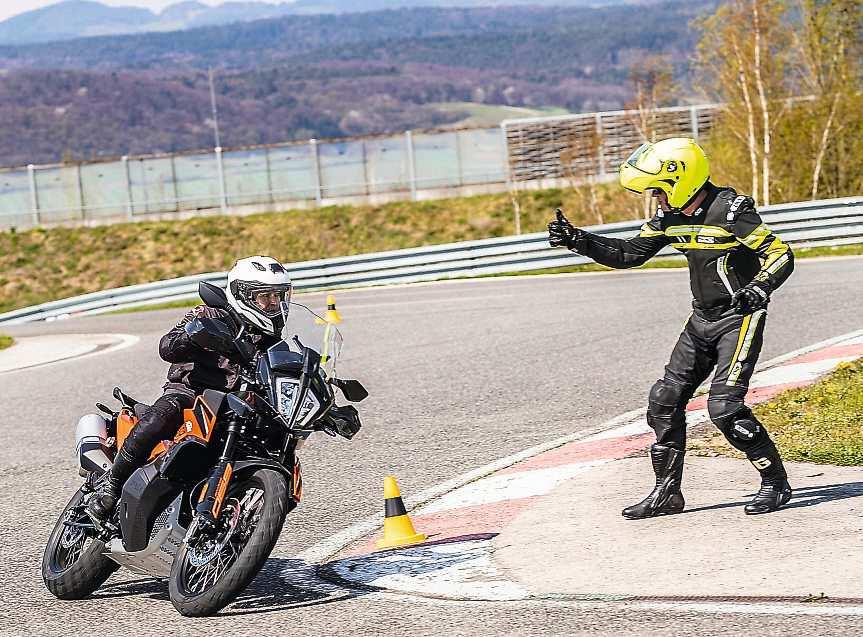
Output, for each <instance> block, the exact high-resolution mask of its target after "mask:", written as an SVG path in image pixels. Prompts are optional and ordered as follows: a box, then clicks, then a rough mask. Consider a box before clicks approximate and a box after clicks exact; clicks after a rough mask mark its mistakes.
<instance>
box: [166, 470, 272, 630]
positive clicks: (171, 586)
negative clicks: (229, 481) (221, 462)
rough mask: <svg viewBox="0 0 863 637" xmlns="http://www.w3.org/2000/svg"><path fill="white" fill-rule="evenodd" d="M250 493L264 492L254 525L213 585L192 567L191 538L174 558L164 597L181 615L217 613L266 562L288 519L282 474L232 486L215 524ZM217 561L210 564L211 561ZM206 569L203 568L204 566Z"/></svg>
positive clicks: (267, 473) (263, 474) (261, 474)
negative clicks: (167, 597)
mask: <svg viewBox="0 0 863 637" xmlns="http://www.w3.org/2000/svg"><path fill="white" fill-rule="evenodd" d="M253 489H260V490H262V491H263V497H262V500H263V502H262V503H261V504H259V505H258V507H259V508H256V509H255V511H254V514H253V515H254V517H256V519H257V521H256V522H255V524H254V528H253V530H252V531H251V535H249V536H248V538H247V539H246V540H245V543H244V544H243V545H242V547H241V548H240V549H239V554H238V555H237V556H236V558H235V559H234V561H233V563H231V564H230V566H228V567H227V568H226V570H224V571H223V572H222V573H221V574H220V575H218V576H217V578H216V579H215V581H214V582H211V583H209V584H208V582H207V578H208V576H207V575H206V574H205V575H203V576H202V575H201V573H202V572H204V571H205V570H206V566H204V568H201V567H200V565H195V564H193V563H192V561H193V560H195V559H197V558H196V554H195V549H193V548H192V546H193V545H195V536H193V537H192V538H190V540H189V542H184V543H183V546H181V547H180V550H179V551H178V552H177V555H176V557H175V558H174V563H173V564H172V566H171V576H170V579H169V580H168V592H169V593H170V596H171V602H172V603H173V604H174V608H176V609H177V611H179V613H180V614H181V615H185V616H187V617H205V616H208V615H214V614H215V613H217V612H219V611H220V610H222V609H223V608H224V607H225V606H227V605H228V604H230V603H231V602H232V601H233V600H234V599H235V598H236V597H237V595H239V594H240V593H241V592H242V591H243V590H244V589H245V588H246V586H248V585H249V583H250V582H251V581H252V580H253V579H254V578H255V575H257V574H258V572H259V571H260V570H261V568H262V567H263V565H264V563H265V562H266V561H267V558H268V557H269V556H270V553H271V552H272V550H273V547H274V546H275V545H276V541H277V540H278V539H279V534H280V533H281V531H282V525H283V524H284V522H285V516H286V515H287V513H288V502H289V497H288V485H287V481H286V480H285V477H284V476H283V475H282V474H281V473H279V472H277V471H273V470H272V469H258V470H257V471H255V472H254V473H252V474H251V475H249V476H248V477H247V478H244V479H241V480H237V482H236V483H235V484H233V485H231V488H230V490H229V492H228V495H227V496H226V497H225V505H223V507H222V511H221V513H220V515H219V518H220V521H221V520H223V519H224V518H225V517H226V515H228V514H229V511H230V509H229V507H228V501H229V500H231V499H236V500H240V499H241V498H242V497H243V494H245V493H248V492H250V491H251V490H253ZM242 514H243V512H242V511H241V513H240V515H242ZM234 535H236V533H235V534H234ZM224 551H225V549H224V548H223V549H221V550H220V552H219V553H218V555H217V557H219V556H221V555H224ZM217 557H214V558H211V559H212V560H213V561H214V560H216V559H217ZM210 563H211V562H207V565H209V564H210ZM202 579H203V580H204V581H203V583H201V580H202Z"/></svg>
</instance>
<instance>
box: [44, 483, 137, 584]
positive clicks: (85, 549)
mask: <svg viewBox="0 0 863 637" xmlns="http://www.w3.org/2000/svg"><path fill="white" fill-rule="evenodd" d="M83 499H84V492H83V491H82V490H81V489H78V491H77V492H76V493H75V495H73V496H72V499H71V500H70V501H69V504H67V505H66V508H65V509H63V513H61V514H60V518H59V519H58V520H57V524H55V525H54V529H53V530H52V531H51V536H50V537H49V538H48V543H47V545H46V546H45V553H44V554H43V556H42V580H43V581H44V582H45V586H46V588H47V589H48V590H49V591H51V594H52V595H54V596H55V597H57V598H59V599H83V598H85V597H87V596H89V595H90V594H92V593H93V592H94V591H96V590H97V589H98V588H99V587H100V586H101V585H102V584H104V583H105V580H107V579H108V578H109V577H111V573H113V572H114V571H116V570H117V569H118V568H120V567H119V565H118V564H117V563H116V562H113V561H112V560H110V559H108V558H107V557H105V556H104V555H103V553H104V552H105V544H104V542H102V541H100V540H97V539H95V538H93V537H92V536H88V535H87V534H86V533H85V532H84V531H83V530H82V529H79V528H76V527H70V526H68V525H67V524H64V522H67V521H68V522H78V523H88V522H89V521H90V519H89V517H87V514H86V513H84V512H83V511H81V508H80V507H81V504H82V501H83Z"/></svg>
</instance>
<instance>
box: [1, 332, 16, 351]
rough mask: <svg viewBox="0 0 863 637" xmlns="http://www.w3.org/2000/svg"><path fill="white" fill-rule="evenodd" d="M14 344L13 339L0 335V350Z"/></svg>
mask: <svg viewBox="0 0 863 637" xmlns="http://www.w3.org/2000/svg"><path fill="white" fill-rule="evenodd" d="M14 343H15V339H14V338H12V337H11V336H6V335H5V334H0V349H6V348H7V347H11V346H12V345H13V344H14Z"/></svg>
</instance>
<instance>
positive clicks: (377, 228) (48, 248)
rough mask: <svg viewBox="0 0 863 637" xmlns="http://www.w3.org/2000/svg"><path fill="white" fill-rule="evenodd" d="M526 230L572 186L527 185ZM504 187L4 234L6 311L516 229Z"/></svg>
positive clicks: (622, 198)
mask: <svg viewBox="0 0 863 637" xmlns="http://www.w3.org/2000/svg"><path fill="white" fill-rule="evenodd" d="M612 186H613V184H608V185H605V186H603V187H602V188H601V189H600V190H599V204H600V207H601V209H602V210H609V211H614V210H616V211H618V212H616V213H614V214H609V215H608V216H606V217H605V218H604V219H603V220H602V221H605V222H613V221H623V220H625V219H631V218H634V217H637V216H638V210H639V208H640V205H641V202H640V200H639V199H638V198H634V197H633V196H632V195H629V194H627V193H626V192H623V191H620V189H619V188H617V187H616V186H615V187H612ZM517 196H518V199H519V203H520V206H521V224H522V230H523V231H524V232H537V231H540V230H544V229H545V227H546V224H547V223H548V222H549V220H550V219H551V218H552V215H553V212H552V211H553V210H554V209H555V208H556V207H558V206H562V207H564V208H565V209H566V210H567V211H572V212H571V213H570V218H571V219H572V221H573V223H577V224H579V225H591V224H594V223H598V222H599V221H600V220H599V219H596V218H595V217H591V216H590V215H587V214H579V213H578V212H577V210H579V209H580V206H579V204H578V196H577V194H576V193H574V192H573V191H572V190H569V189H550V190H536V191H521V192H519V193H518V195H517ZM513 231H514V229H513V207H512V202H511V200H510V197H509V195H508V194H507V193H500V194H491V195H479V196H475V197H461V198H454V199H438V200H433V201H397V202H392V203H387V204H382V205H377V206H371V205H365V206H328V207H325V208H319V209H315V210H289V211H284V212H272V213H266V214H258V215H249V216H244V217H240V216H208V217H196V218H193V219H186V220H172V221H154V222H141V223H123V224H115V225H110V226H99V227H95V228H86V227H80V228H59V227H58V228H38V229H35V230H28V231H26V232H15V231H7V232H0V312H5V311H8V310H12V309H15V308H19V307H26V306H29V305H36V304H38V303H44V302H46V301H51V300H56V299H62V298H67V297H70V296H75V295H78V294H84V293H86V292H93V291H96V290H104V289H109V288H116V287H121V286H124V285H133V284H136V283H147V282H150V281H159V280H162V279H170V278H174V277H179V276H186V275H190V274H197V273H202V272H214V271H224V270H227V269H229V268H230V267H231V265H233V263H234V262H235V261H236V260H237V259H239V258H242V257H246V256H249V255H252V254H268V255H272V256H274V257H276V258H277V259H279V260H280V261H283V262H286V263H290V262H294V261H306V260H309V259H321V258H326V257H336V256H344V255H351V254H362V253H367V252H378V251H383V250H396V249H399V248H411V247H416V246H423V245H433V244H439V243H448V242H452V241H464V240H469V239H483V238H487V237H501V236H507V235H511V234H512V233H513Z"/></svg>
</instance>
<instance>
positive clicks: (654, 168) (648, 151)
mask: <svg viewBox="0 0 863 637" xmlns="http://www.w3.org/2000/svg"><path fill="white" fill-rule="evenodd" d="M626 163H627V164H628V165H629V166H632V167H633V168H636V169H638V170H640V171H641V172H643V173H647V174H648V175H658V174H659V173H660V171H661V170H662V160H661V159H659V157H658V156H657V155H656V148H655V146H654V145H653V144H650V143H644V144H642V145H641V146H639V147H638V148H636V149H635V151H634V152H633V153H632V154H631V155H630V156H629V159H627V160H626Z"/></svg>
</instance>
